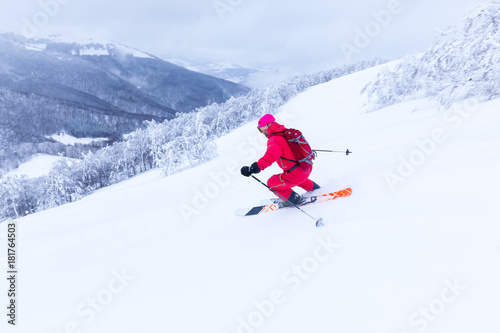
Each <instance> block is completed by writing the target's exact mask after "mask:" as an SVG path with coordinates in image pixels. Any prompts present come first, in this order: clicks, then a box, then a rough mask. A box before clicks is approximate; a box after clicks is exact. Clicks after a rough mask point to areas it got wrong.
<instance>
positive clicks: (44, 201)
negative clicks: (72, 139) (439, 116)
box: [0, 59, 384, 220]
mask: <svg viewBox="0 0 500 333" xmlns="http://www.w3.org/2000/svg"><path fill="white" fill-rule="evenodd" d="M383 62H384V60H378V59H377V60H373V61H369V62H360V63H356V64H353V65H347V66H344V67H340V68H337V69H334V70H331V71H324V72H320V73H316V74H311V75H305V76H302V77H298V78H295V79H293V80H290V81H287V82H284V83H282V84H279V85H275V86H271V87H269V88H267V89H263V90H259V89H256V90H252V91H251V92H250V93H249V94H248V95H246V96H241V97H237V98H231V99H229V100H228V101H227V102H225V103H223V104H216V103H214V104H212V105H209V106H206V107H203V108H199V109H196V110H194V111H193V112H190V113H184V114H181V113H179V114H177V117H176V118H174V119H172V120H167V121H164V122H162V123H159V122H155V121H150V122H146V128H145V129H139V130H136V131H134V132H132V133H130V134H128V135H127V136H126V139H125V140H123V141H120V142H116V143H114V144H113V145H109V146H107V147H105V148H102V149H100V150H98V151H96V152H91V151H89V152H87V153H85V154H82V156H81V158H80V161H79V163H76V164H75V163H70V162H68V161H67V160H61V161H59V162H57V163H56V164H55V165H54V167H53V168H52V170H51V172H50V173H49V175H47V176H43V177H39V178H27V177H23V176H21V177H19V176H8V177H4V178H3V179H2V180H1V183H0V220H5V219H10V218H18V217H20V216H25V215H27V214H31V213H34V212H37V211H41V210H44V209H48V208H52V207H55V206H59V205H62V204H65V203H69V202H73V201H75V200H78V199H81V198H82V197H84V196H86V195H88V194H90V193H92V192H94V191H95V190H97V189H99V188H103V187H106V186H109V185H111V184H115V183H118V182H120V181H123V180H125V179H128V178H131V177H133V176H135V175H137V174H139V173H142V172H145V171H147V170H151V169H154V168H162V169H163V171H164V173H165V174H166V175H171V174H174V173H176V172H179V171H182V170H184V169H187V168H190V167H193V166H196V165H199V164H201V163H204V162H206V161H208V160H210V159H212V158H214V157H215V156H216V149H215V148H216V147H215V144H214V143H213V140H214V139H215V138H218V137H220V136H222V135H225V134H227V133H229V132H230V131H231V130H233V129H235V128H237V127H239V126H241V125H242V124H244V123H246V122H248V121H250V120H252V119H255V118H257V117H259V116H260V115H261V114H264V113H274V112H275V111H276V110H277V109H278V107H280V106H281V105H283V104H284V103H286V102H287V101H288V100H290V98H292V97H294V96H295V95H297V94H298V93H300V92H302V91H304V90H305V89H307V88H309V87H311V86H314V85H318V84H321V83H324V82H328V81H330V80H332V79H335V78H339V77H342V76H345V75H348V74H351V73H354V72H357V71H360V70H363V69H366V68H369V67H373V66H375V65H377V64H380V63H383ZM304 111H306V110H304Z"/></svg>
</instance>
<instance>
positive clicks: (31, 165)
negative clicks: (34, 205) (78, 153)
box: [6, 154, 77, 178]
mask: <svg viewBox="0 0 500 333" xmlns="http://www.w3.org/2000/svg"><path fill="white" fill-rule="evenodd" d="M61 158H64V159H68V158H67V157H59V156H54V155H47V154H38V155H36V156H34V157H33V158H31V159H30V160H29V161H27V162H25V163H22V164H20V165H19V167H18V168H17V169H15V170H12V171H10V172H8V173H7V174H6V176H15V175H17V176H21V175H26V176H27V177H28V178H36V177H41V176H44V175H48V174H49V172H50V169H51V168H52V165H53V164H54V163H55V162H57V161H59V160H61ZM70 160H73V161H77V160H76V159H70Z"/></svg>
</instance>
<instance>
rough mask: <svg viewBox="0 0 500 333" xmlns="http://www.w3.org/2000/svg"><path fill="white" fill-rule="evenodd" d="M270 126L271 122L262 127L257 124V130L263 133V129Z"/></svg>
mask: <svg viewBox="0 0 500 333" xmlns="http://www.w3.org/2000/svg"><path fill="white" fill-rule="evenodd" d="M269 126H271V123H269V124H267V125H266V126H262V127H259V126H257V130H258V131H259V132H260V133H262V131H264V130H266V129H268V128H269Z"/></svg>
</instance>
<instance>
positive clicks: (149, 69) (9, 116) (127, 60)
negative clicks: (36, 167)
mask: <svg viewBox="0 0 500 333" xmlns="http://www.w3.org/2000/svg"><path fill="white" fill-rule="evenodd" d="M249 90H250V89H249V88H247V87H245V86H242V85H239V84H236V83H233V82H229V81H226V80H223V79H220V78H215V77H211V76H209V75H205V74H201V73H197V72H193V71H190V70H187V69H185V68H183V67H180V66H177V65H174V64H172V63H169V62H166V61H163V60H161V59H159V58H157V57H155V56H153V55H150V54H147V53H144V52H141V51H138V50H136V49H133V48H130V47H127V46H125V45H122V44H119V43H114V42H86V43H76V42H63V41H61V40H59V39H58V38H57V37H51V38H49V39H27V38H24V37H22V36H19V35H15V34H12V33H0V148H2V149H1V150H0V168H1V167H2V162H3V160H5V159H8V158H9V152H11V153H14V152H16V151H17V148H16V147H17V146H18V145H19V144H21V143H32V144H38V143H40V142H44V141H47V140H50V139H47V138H46V136H50V135H52V134H54V133H58V132H65V133H68V134H70V135H73V136H75V137H115V138H116V137H120V136H121V135H122V134H124V133H128V132H131V131H133V130H135V129H137V128H139V127H141V126H142V125H143V122H144V121H145V120H156V121H163V120H165V119H172V118H174V117H175V116H176V114H177V113H178V112H180V113H183V112H189V111H192V110H194V109H196V108H200V107H203V106H206V105H209V104H212V103H223V102H224V101H226V100H228V99H229V98H231V97H233V96H234V97H238V96H241V95H245V94H246V93H248V92H249ZM2 142H3V144H2ZM2 145H3V147H2ZM6 146H7V147H6ZM36 152H39V151H36ZM16 154H17V153H16Z"/></svg>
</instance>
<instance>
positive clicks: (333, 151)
mask: <svg viewBox="0 0 500 333" xmlns="http://www.w3.org/2000/svg"><path fill="white" fill-rule="evenodd" d="M313 151H319V152H325V153H345V154H346V155H349V154H352V151H350V150H349V149H347V150H346V151H342V150H325V149H313Z"/></svg>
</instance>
